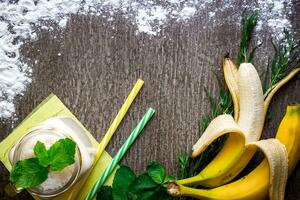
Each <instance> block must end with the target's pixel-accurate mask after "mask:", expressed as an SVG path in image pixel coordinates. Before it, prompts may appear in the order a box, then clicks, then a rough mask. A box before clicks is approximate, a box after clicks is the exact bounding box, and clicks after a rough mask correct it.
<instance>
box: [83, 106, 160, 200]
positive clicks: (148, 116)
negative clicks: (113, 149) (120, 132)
mask: <svg viewBox="0 0 300 200" xmlns="http://www.w3.org/2000/svg"><path fill="white" fill-rule="evenodd" d="M154 112H155V110H154V109H152V108H149V109H148V111H147V112H146V114H145V115H144V116H143V118H142V119H141V121H140V122H139V123H138V125H137V126H136V127H135V129H134V130H133V131H132V133H131V134H130V136H129V138H128V139H127V140H126V142H125V143H124V144H123V145H122V147H121V149H120V150H119V151H118V153H117V154H116V155H115V157H114V158H113V159H112V160H111V162H110V163H109V165H108V166H107V167H106V168H105V170H104V172H103V174H102V176H101V177H100V178H99V179H98V180H97V181H96V183H95V184H94V186H93V187H92V189H91V190H90V192H89V193H88V194H87V196H86V197H85V200H92V199H93V198H94V197H95V195H96V193H97V192H98V191H99V190H100V188H101V186H102V185H103V184H104V182H105V181H106V179H107V178H108V177H109V176H110V174H111V173H112V172H113V170H114V169H115V167H116V166H117V165H118V163H119V162H120V160H121V159H122V157H123V156H124V155H125V153H126V151H127V150H128V149H129V148H130V146H131V145H132V143H133V142H134V140H135V139H136V138H137V137H138V135H139V134H140V133H141V131H142V130H143V128H144V127H145V125H146V124H147V122H148V121H149V120H150V119H151V117H152V116H153V114H154Z"/></svg>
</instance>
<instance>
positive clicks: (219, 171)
mask: <svg viewBox="0 0 300 200" xmlns="http://www.w3.org/2000/svg"><path fill="white" fill-rule="evenodd" d="M223 71H224V77H225V81H226V84H227V86H228V88H229V91H230V94H231V96H232V100H233V105H234V119H235V121H237V120H238V117H239V113H240V111H239V109H240V105H239V103H238V100H239V97H238V96H239V91H238V88H237V84H236V83H237V77H236V76H237V67H236V66H235V64H234V63H233V61H232V60H231V59H230V58H229V57H225V58H224V61H223ZM299 72H300V68H296V69H294V70H292V71H291V72H290V74H288V75H287V76H286V77H285V78H284V79H282V80H281V81H280V82H278V83H277V84H276V85H274V86H273V87H272V88H271V89H269V90H268V91H267V92H266V93H265V96H264V97H265V102H264V116H266V113H267V111H268V107H269V105H270V102H271V100H272V97H273V96H274V95H275V93H276V92H277V91H278V90H279V89H280V88H281V87H282V86H284V85H285V84H286V83H287V82H288V81H289V80H290V79H292V78H293V77H294V76H295V75H296V74H297V73H299ZM231 135H232V134H231ZM231 135H230V136H229V137H228V139H227V141H226V142H225V144H224V146H223V148H222V149H221V151H220V152H219V153H218V154H217V156H216V157H215V158H214V159H213V161H212V162H211V163H210V164H209V165H208V166H206V167H205V168H204V169H203V170H202V171H201V172H200V173H199V174H198V175H196V176H194V177H190V178H187V179H182V180H179V181H178V183H179V184H183V185H190V184H198V185H202V186H205V187H208V188H214V187H218V186H221V185H224V184H226V183H228V182H230V181H231V180H233V179H234V178H235V177H236V176H237V175H238V174H239V173H240V172H241V171H242V170H243V169H244V168H245V167H246V165H247V164H248V163H249V162H250V160H251V159H252V157H253V155H254V154H255V152H256V150H257V148H253V147H252V148H248V147H247V146H246V147H242V145H244V144H242V142H241V140H236V143H235V145H234V146H231V145H232V143H234V139H233V138H232V137H231ZM239 145H241V146H239ZM237 146H239V147H238V149H235V150H233V148H236V147H237ZM230 152H231V155H230ZM192 157H195V156H193V155H192ZM224 158H226V159H224ZM236 159H238V162H235V164H234V165H228V163H233V162H234V161H236ZM224 160H226V161H224ZM220 166H222V168H221V167H220Z"/></svg>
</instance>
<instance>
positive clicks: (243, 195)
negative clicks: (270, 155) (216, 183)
mask: <svg viewBox="0 0 300 200" xmlns="http://www.w3.org/2000/svg"><path fill="white" fill-rule="evenodd" d="M276 139H278V140H279V141H280V142H281V143H282V144H284V145H285V147H286V150H287V153H288V160H289V162H288V174H289V176H290V175H291V173H292V171H293V170H294V168H295V167H296V165H297V163H298V161H299V159H300V105H297V106H289V107H288V108H287V112H286V115H285V116H284V118H283V120H282V121H281V123H280V126H279V129H278V131H277V135H276ZM269 174H270V169H269V164H268V161H267V159H266V158H265V159H264V160H263V161H262V162H261V163H260V164H259V165H258V166H257V167H256V168H255V169H254V170H253V171H252V172H251V173H249V174H248V175H247V176H245V177H243V178H241V179H239V180H237V181H235V182H232V183H229V184H227V185H223V186H220V187H217V188H214V189H194V188H189V187H186V186H183V185H180V184H178V183H177V182H171V183H169V185H168V192H169V193H170V194H171V195H173V196H190V197H194V198H197V199H215V200H260V199H267V197H268V190H269V186H270V177H269Z"/></svg>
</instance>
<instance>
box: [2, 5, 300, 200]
mask: <svg viewBox="0 0 300 200" xmlns="http://www.w3.org/2000/svg"><path fill="white" fill-rule="evenodd" d="M299 8H300V3H296V4H295V10H299ZM297 17H299V16H293V18H292V21H293V24H294V27H296V32H297V36H298V37H299V34H300V24H299V20H297ZM207 23H208V21H207V19H205V17H204V18H203V17H200V16H196V17H194V18H192V19H191V20H189V21H188V22H186V23H179V22H170V23H169V24H168V25H167V27H166V28H165V29H164V31H163V33H162V34H161V35H158V36H149V35H145V34H138V35H137V34H135V27H134V26H133V25H132V24H130V23H129V22H126V21H125V19H124V18H122V16H118V17H117V19H116V20H115V21H107V20H106V19H104V18H101V17H92V16H72V18H71V20H70V21H69V22H68V24H67V27H66V30H63V31H62V30H57V29H55V30H54V31H53V32H51V33H48V32H43V31H42V32H38V39H37V40H36V41H34V42H28V43H27V44H26V45H24V47H23V51H22V53H23V55H24V60H25V61H26V62H28V63H29V64H31V65H32V66H33V82H32V84H31V85H30V86H29V87H28V90H27V91H26V93H25V95H24V96H23V97H22V98H20V99H18V101H17V113H16V116H17V117H18V122H16V124H17V123H19V122H20V121H21V120H22V119H23V118H24V117H25V116H26V115H27V114H28V113H30V111H31V110H32V109H33V108H34V107H35V106H36V105H38V104H39V103H40V102H41V101H42V100H43V99H44V98H45V97H46V96H47V95H48V94H49V93H51V92H53V93H55V94H56V95H58V96H59V97H60V98H61V99H62V101H63V102H64V103H65V104H66V105H67V106H68V107H69V108H70V109H71V111H72V112H74V113H75V115H76V116H77V117H78V118H79V119H80V120H81V121H82V122H83V124H85V125H86V127H87V128H88V129H89V130H90V131H91V132H92V133H93V134H94V135H95V137H96V138H97V139H98V140H100V138H101V137H102V136H103V135H104V133H105V131H106V129H107V128H108V126H109V123H110V122H111V120H112V119H113V118H114V116H115V115H116V113H117V111H118V109H119V107H120V106H121V104H122V103H123V101H124V99H125V98H126V96H127V93H128V92H129V91H130V89H131V87H132V86H133V84H134V83H135V81H136V80H137V79H138V78H142V79H144V80H145V86H144V88H143V89H142V91H141V93H140V94H139V95H138V98H137V99H136V101H135V103H134V104H133V106H132V108H131V109H130V110H129V112H128V115H127V116H126V118H125V120H124V122H123V123H122V124H121V126H120V128H119V130H118V131H117V133H116V134H115V136H114V137H113V139H112V141H111V143H110V145H109V147H108V151H109V153H110V154H111V155H114V154H115V153H116V152H117V150H118V149H119V148H120V146H121V145H122V143H123V142H124V141H125V139H126V137H127V136H128V135H129V133H130V131H131V130H132V129H133V128H134V127H135V125H136V123H137V121H138V120H139V119H140V118H141V117H142V115H143V114H144V113H145V111H146V110H147V108H148V107H150V106H151V107H153V108H155V109H156V111H157V112H156V115H155V117H154V119H153V120H152V121H151V122H150V123H149V125H148V126H147V127H146V129H145V130H144V131H143V133H142V135H141V136H140V137H139V139H138V140H137V141H136V142H135V144H134V145H133V147H132V148H131V149H130V151H129V152H128V153H127V155H126V157H125V158H124V159H123V163H124V164H127V165H129V166H131V167H133V168H134V169H135V170H137V171H139V170H143V169H145V165H146V163H147V161H151V160H159V161H161V162H162V163H163V164H165V166H166V167H167V169H168V171H169V172H170V173H175V172H176V169H177V166H176V159H177V156H178V152H179V150H184V151H189V150H190V149H191V146H192V144H193V143H194V142H195V141H196V140H197V139H198V131H197V123H198V120H199V119H200V118H201V116H203V115H205V114H207V113H209V112H210V109H209V108H208V100H207V98H206V95H205V93H204V88H207V89H208V90H209V91H210V92H211V93H212V94H214V95H216V94H217V91H218V85H217V81H216V78H215V76H214V74H213V72H216V74H217V75H219V76H221V75H222V72H221V68H220V66H221V62H222V56H223V55H224V53H225V52H230V53H231V54H232V55H235V54H236V51H237V47H238V43H237V41H239V39H238V38H239V30H238V29H237V28H236V27H230V26H225V25H224V26H221V27H214V26H209V24H207ZM204 25H206V26H208V27H209V28H206V29H203V28H202V27H203V26H204ZM266 49H269V43H268V44H267V46H264V47H263V48H262V49H261V50H259V51H267V50H266ZM59 52H60V53H61V56H58V53H59ZM258 55H259V53H258ZM35 60H37V61H38V62H37V63H36V64H35ZM264 63H265V61H264V60H263V58H260V57H257V58H256V62H255V64H256V66H257V68H258V70H259V72H262V71H263V67H262V66H263V64H264ZM299 89H300V81H296V80H293V81H291V83H289V84H288V85H287V86H286V87H284V89H282V90H281V91H280V92H279V93H278V94H277V95H276V96H275V97H274V100H273V103H272V104H271V107H270V110H271V114H272V119H271V120H270V121H269V122H268V123H267V124H266V128H265V132H264V137H270V136H274V134H275V132H276V128H277V127H278V124H279V122H280V120H281V118H282V116H283V114H284V111H285V108H286V106H287V105H289V104H292V103H299V99H300V92H299ZM10 123H11V122H8V121H7V122H2V123H1V126H0V127H1V130H2V131H1V134H0V139H1V140H2V139H3V138H5V136H7V135H8V134H9V132H11V130H12V127H11V125H10ZM299 169H300V168H299V165H298V167H297V168H296V170H295V173H294V174H293V175H292V177H291V178H290V180H289V183H288V187H287V196H286V199H300V192H299V191H298V190H297V185H298V182H299V181H300V173H299V172H300V170H299ZM0 177H1V179H0V180H1V181H0V187H1V189H0V197H1V199H8V198H7V197H5V195H4V192H3V189H2V188H3V186H4V185H5V184H6V183H7V182H8V173H7V172H6V170H5V169H4V167H3V166H1V176H0ZM29 198H30V197H29V196H28V194H26V193H22V194H21V195H20V196H18V197H17V199H29Z"/></svg>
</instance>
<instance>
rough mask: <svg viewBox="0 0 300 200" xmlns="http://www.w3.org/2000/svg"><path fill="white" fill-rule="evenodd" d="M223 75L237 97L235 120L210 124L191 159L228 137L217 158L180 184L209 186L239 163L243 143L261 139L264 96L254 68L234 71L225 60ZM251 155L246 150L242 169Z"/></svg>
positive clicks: (229, 118) (220, 119)
mask: <svg viewBox="0 0 300 200" xmlns="http://www.w3.org/2000/svg"><path fill="white" fill-rule="evenodd" d="M224 73H225V77H227V81H226V83H227V84H228V87H229V88H230V91H231V94H232V95H233V96H238V98H237V97H233V102H234V105H235V106H236V105H238V108H239V110H237V111H235V119H236V120H237V121H235V120H234V119H233V118H232V116H231V115H226V114H224V115H220V116H218V117H216V118H215V119H214V120H212V121H211V123H210V124H209V126H208V127H207V129H206V130H205V132H204V133H203V134H202V136H201V137H200V139H199V140H198V141H197V143H196V144H195V145H194V146H193V152H192V157H196V156H198V155H200V154H201V153H202V152H203V151H204V150H205V149H206V148H207V147H208V146H209V145H210V144H211V143H212V142H213V141H214V140H215V139H216V138H218V137H220V136H222V135H224V134H229V137H228V138H227V140H226V142H225V144H224V146H223V148H222V149H221V150H220V152H219V153H218V154H217V156H216V157H215V158H214V159H213V160H212V161H211V162H210V163H209V164H208V165H207V166H206V167H205V168H204V169H203V170H202V171H201V172H200V173H199V174H198V175H196V176H194V177H190V178H187V179H182V180H178V183H179V184H200V185H204V186H208V187H209V186H210V183H209V182H208V181H210V180H212V179H214V178H217V177H219V176H222V175H223V174H225V173H226V172H227V171H229V170H230V169H231V168H233V167H234V166H235V165H236V163H238V162H240V159H241V156H242V155H243V154H244V153H245V152H246V151H247V149H246V147H245V144H247V143H250V142H254V141H257V140H258V139H259V138H260V136H261V132H262V129H263V124H264V119H265V116H264V97H263V91H262V86H261V81H260V79H259V76H258V73H257V71H256V69H255V68H254V66H253V65H252V64H251V63H243V64H241V65H240V67H239V69H238V70H237V71H235V65H234V64H233V62H232V61H230V60H229V58H225V60H224ZM228 73H229V74H230V75H228ZM227 75H228V76H227ZM235 77H236V78H235ZM225 79H226V78H225ZM236 80H237V81H236ZM235 83H236V84H235ZM236 85H237V86H236ZM236 87H237V88H236ZM235 110H236V109H235ZM236 115H238V117H237V116H236ZM247 152H248V151H247ZM254 153H255V151H249V156H248V157H247V159H244V162H243V164H242V165H241V168H244V166H245V165H247V163H248V162H249V161H250V159H251V158H252V156H253V155H254ZM217 182H218V181H217Z"/></svg>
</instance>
